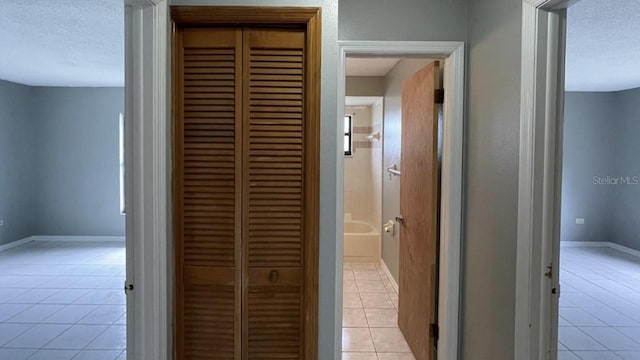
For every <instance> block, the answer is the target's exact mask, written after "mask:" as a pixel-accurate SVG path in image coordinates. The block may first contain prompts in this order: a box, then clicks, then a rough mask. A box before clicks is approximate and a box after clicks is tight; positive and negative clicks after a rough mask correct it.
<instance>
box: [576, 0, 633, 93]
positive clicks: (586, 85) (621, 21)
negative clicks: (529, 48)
mask: <svg viewBox="0 0 640 360" xmlns="http://www.w3.org/2000/svg"><path fill="white" fill-rule="evenodd" d="M566 64H567V67H566V74H567V75H566V89H567V90H568V91H619V90H626V89H631V88H636V87H640V0H615V1H601V0H581V1H579V2H578V3H577V4H575V5H574V6H572V7H570V8H569V14H568V20H567V63H566Z"/></svg>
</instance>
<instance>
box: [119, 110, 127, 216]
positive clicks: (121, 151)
mask: <svg viewBox="0 0 640 360" xmlns="http://www.w3.org/2000/svg"><path fill="white" fill-rule="evenodd" d="M118 131H119V134H118V139H119V142H120V144H119V159H120V213H121V214H122V215H124V213H125V207H124V115H123V114H122V113H121V114H120V120H119V125H118Z"/></svg>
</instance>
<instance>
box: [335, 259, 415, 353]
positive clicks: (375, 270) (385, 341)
mask: <svg viewBox="0 0 640 360" xmlns="http://www.w3.org/2000/svg"><path fill="white" fill-rule="evenodd" d="M397 309H398V293H397V292H396V291H395V289H394V288H393V287H392V285H391V282H390V281H389V279H388V278H387V276H386V274H385V273H384V271H382V269H381V268H380V266H379V265H377V264H361V263H347V264H345V265H344V297H343V309H342V311H343V318H342V360H415V358H414V357H413V354H412V353H411V349H409V346H408V345H407V342H406V341H405V339H404V336H403V335H402V333H401V332H400V329H398V310H397Z"/></svg>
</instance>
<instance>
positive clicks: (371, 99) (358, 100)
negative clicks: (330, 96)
mask: <svg viewBox="0 0 640 360" xmlns="http://www.w3.org/2000/svg"><path fill="white" fill-rule="evenodd" d="M382 99H383V98H382V97H380V96H345V98H344V104H345V106H373V105H375V104H377V103H378V102H380V101H382Z"/></svg>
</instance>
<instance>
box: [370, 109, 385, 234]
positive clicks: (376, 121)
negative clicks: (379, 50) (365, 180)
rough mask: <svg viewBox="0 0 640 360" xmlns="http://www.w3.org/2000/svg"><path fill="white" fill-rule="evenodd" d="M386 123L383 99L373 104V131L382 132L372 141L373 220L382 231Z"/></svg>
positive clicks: (375, 225) (374, 225) (374, 224)
mask: <svg viewBox="0 0 640 360" xmlns="http://www.w3.org/2000/svg"><path fill="white" fill-rule="evenodd" d="M383 124H384V102H383V101H382V99H381V100H380V101H379V102H377V103H376V104H374V105H372V106H371V132H372V133H376V132H380V134H381V137H380V140H376V141H373V142H371V174H372V177H371V179H372V184H371V188H372V190H373V195H372V196H371V199H372V201H373V205H374V206H373V209H372V216H373V219H372V222H371V224H372V225H373V227H374V228H375V229H378V231H380V232H381V233H382V232H383V231H382V177H383V176H384V174H383V169H384V168H383V166H382V126H383Z"/></svg>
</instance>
